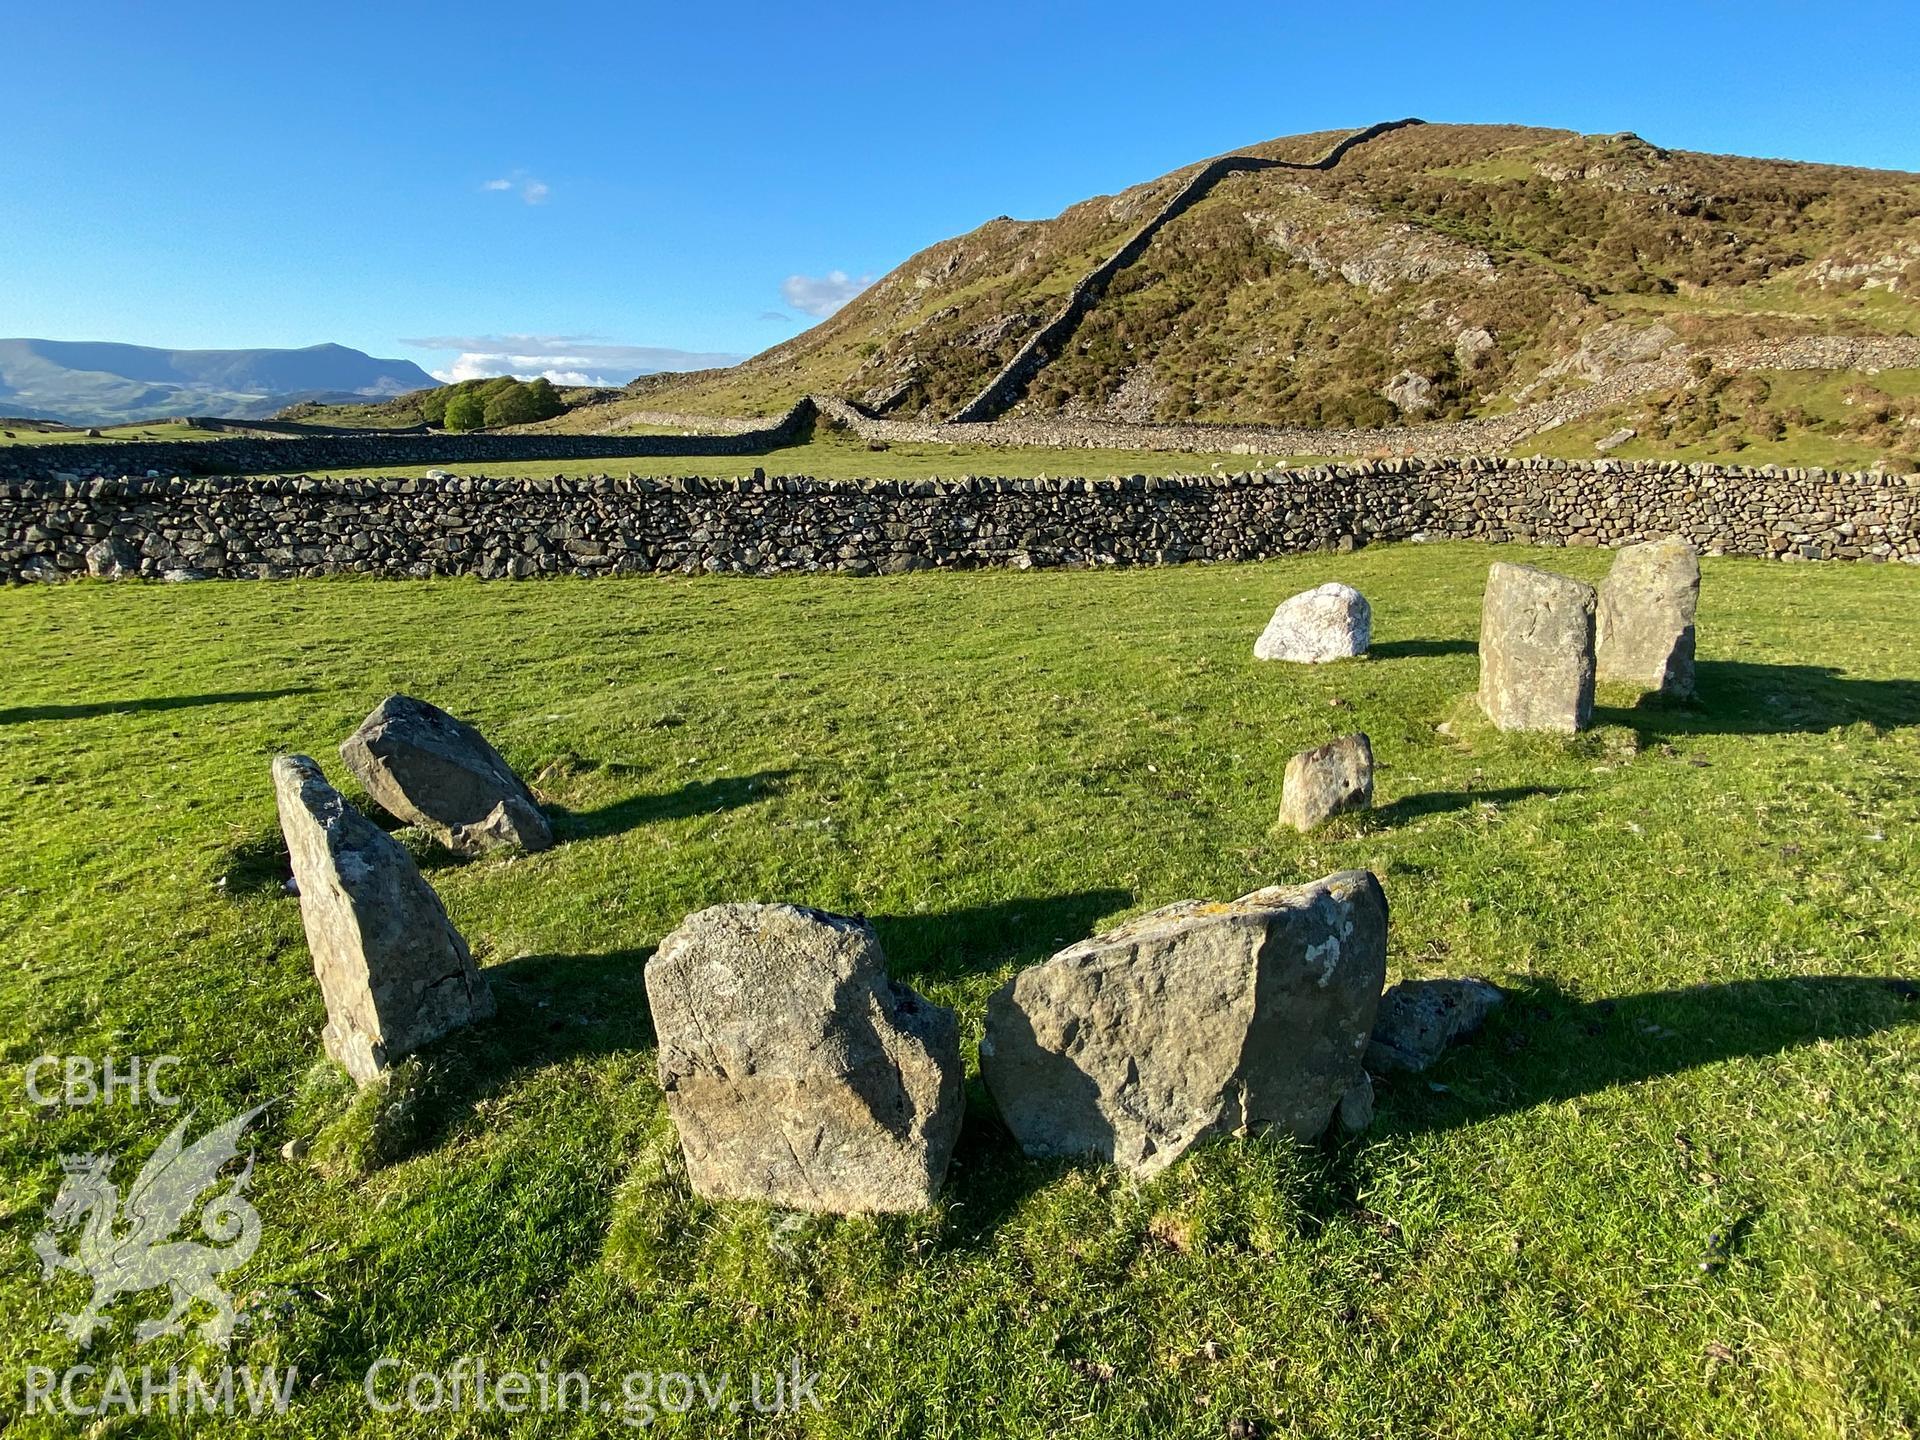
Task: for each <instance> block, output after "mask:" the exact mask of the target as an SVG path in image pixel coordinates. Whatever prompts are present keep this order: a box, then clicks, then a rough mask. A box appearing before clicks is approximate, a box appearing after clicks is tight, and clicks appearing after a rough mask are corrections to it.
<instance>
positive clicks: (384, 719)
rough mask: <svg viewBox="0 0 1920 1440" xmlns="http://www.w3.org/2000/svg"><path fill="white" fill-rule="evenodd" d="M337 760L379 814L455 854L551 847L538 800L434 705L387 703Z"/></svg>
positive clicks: (470, 732) (403, 698) (480, 741)
mask: <svg viewBox="0 0 1920 1440" xmlns="http://www.w3.org/2000/svg"><path fill="white" fill-rule="evenodd" d="M340 758H341V759H343V760H345V761H346V762H347V769H349V770H351V771H352V772H353V777H354V779H356V780H358V781H359V782H360V783H361V784H362V785H364V786H366V788H367V793H368V794H369V795H371V796H372V797H373V798H374V800H375V801H377V802H378V803H379V805H380V807H381V808H382V809H384V810H386V811H387V812H388V813H389V814H391V815H393V816H395V817H397V818H398V819H401V820H404V821H406V822H407V823H408V824H409V825H418V826H420V827H422V828H423V829H425V830H427V831H429V832H430V833H431V834H432V835H433V837H434V838H435V839H437V840H438V841H439V842H440V843H441V844H442V845H445V846H446V847H447V848H448V849H449V850H452V851H454V852H456V853H458V854H461V855H477V854H479V853H481V852H482V851H485V850H491V849H493V848H495V847H496V846H502V845H514V846H518V847H519V848H520V849H522V850H545V849H546V848H547V847H548V846H550V845H552V844H553V832H552V831H551V830H550V829H549V828H548V827H547V819H546V816H544V815H542V814H541V813H540V807H539V805H537V804H536V803H535V802H534V798H533V792H531V791H530V790H528V789H527V787H526V786H525V785H524V784H522V783H521V781H520V777H519V776H518V775H515V774H514V773H513V770H512V767H510V766H509V765H508V764H507V762H506V761H505V760H502V759H501V758H500V752H499V751H497V750H495V749H494V748H493V746H491V745H489V744H488V743H487V741H486V737H485V736H483V735H482V734H481V733H480V732H479V731H478V730H476V729H474V728H473V726H471V725H469V724H467V723H466V722H465V721H464V720H456V719H455V718H454V717H453V716H451V715H449V714H448V713H447V712H446V711H444V710H442V709H440V707H439V706H437V705H429V704H427V702H426V701H424V700H415V699H414V698H413V697H412V696H410V695H389V696H388V697H387V698H386V699H384V700H382V701H381V702H380V703H379V704H378V705H376V706H375V707H374V709H373V713H372V714H371V715H369V716H367V718H366V719H365V720H363V721H361V722H360V728H359V729H358V730H356V731H354V732H353V734H351V735H349V736H348V737H347V738H346V739H345V740H344V741H343V742H342V743H341V745H340Z"/></svg>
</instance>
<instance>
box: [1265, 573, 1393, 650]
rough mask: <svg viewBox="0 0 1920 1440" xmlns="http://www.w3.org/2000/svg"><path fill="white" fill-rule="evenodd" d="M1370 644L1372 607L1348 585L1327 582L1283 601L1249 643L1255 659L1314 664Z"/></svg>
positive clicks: (1364, 597) (1371, 641) (1363, 648)
mask: <svg viewBox="0 0 1920 1440" xmlns="http://www.w3.org/2000/svg"><path fill="white" fill-rule="evenodd" d="M1372 643H1373V607H1372V606H1370V605H1368V604H1367V597H1366V596H1364V595H1362V594H1361V593H1360V592H1359V591H1358V590H1356V589H1354V588H1353V587H1352V586H1351V585H1342V584H1340V583H1339V582H1338V581H1329V582H1328V583H1327V584H1325V585H1318V586H1315V587H1314V588H1313V589H1311V590H1303V591H1301V592H1300V594H1298V595H1295V596H1294V597H1293V598H1292V599H1290V600H1284V601H1282V602H1281V604H1280V608H1279V609H1277V610H1275V611H1274V612H1273V618H1272V619H1271V620H1269V621H1268V622H1267V628H1266V629H1265V630H1263V631H1261V632H1260V638H1259V639H1258V640H1256V641H1254V642H1253V658H1254V659H1256V660H1293V661H1297V662H1299V663H1302V664H1308V665H1317V664H1320V663H1322V662H1324V661H1327V660H1345V659H1350V658H1351V657H1353V656H1355V655H1360V654H1363V653H1365V651H1366V648H1367V646H1368V645H1370V644H1372Z"/></svg>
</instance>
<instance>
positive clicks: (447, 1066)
mask: <svg viewBox="0 0 1920 1440" xmlns="http://www.w3.org/2000/svg"><path fill="white" fill-rule="evenodd" d="M652 954H653V947H652V946H646V947H644V948H638V949H632V950H610V951H607V952H606V953H604V954H599V955H523V956H520V957H518V958H517V959H513V960H508V961H504V962H502V963H501V964H498V965H489V966H486V967H485V968H484V969H483V970H482V971H481V974H483V975H484V976H485V977H486V980H487V984H488V986H489V988H490V989H491V990H492V991H493V1003H494V1015H493V1018H492V1019H491V1020H487V1021H483V1022H481V1023H480V1024H478V1025H474V1026H471V1027H468V1028H466V1029H462V1030H456V1031H454V1032H453V1033H452V1034H450V1035H448V1036H446V1037H445V1038H443V1039H441V1040H439V1041H436V1042H435V1043H434V1044H432V1045H428V1046H426V1047H424V1048H423V1049H421V1050H420V1051H419V1052H417V1054H418V1058H419V1060H420V1061H421V1063H422V1069H421V1077H420V1079H419V1081H418V1082H417V1085H416V1088H415V1090H414V1092H413V1094H412V1095H411V1096H410V1097H409V1111H410V1113H409V1115H408V1119H407V1123H406V1127H405V1131H404V1133H403V1134H400V1135H397V1136H396V1137H395V1139H394V1141H393V1143H392V1145H391V1147H390V1148H389V1149H387V1150H386V1151H385V1152H384V1153H382V1154H380V1155H379V1156H378V1162H377V1163H378V1164H379V1165H391V1164H395V1163H398V1162H400V1161H402V1160H406V1159H409V1158H411V1157H413V1156H415V1155H419V1154H421V1153H423V1152H425V1151H427V1150H430V1149H432V1148H433V1147H434V1146H435V1145H436V1144H438V1143H439V1142H440V1141H441V1140H443V1139H444V1138H445V1137H446V1135H447V1134H448V1133H449V1132H450V1131H452V1130H453V1129H455V1128H456V1127H457V1126H459V1125H460V1124H462V1123H463V1122H464V1121H466V1120H467V1119H469V1118H470V1117H471V1116H472V1115H473V1113H474V1109H475V1107H476V1106H477V1105H479V1104H480V1103H481V1102H483V1101H486V1100H488V1099H491V1098H492V1097H493V1096H495V1095H497V1094H499V1093H500V1092H501V1091H502V1090H504V1089H505V1088H507V1087H508V1086H509V1085H510V1084H511V1083H512V1082H513V1081H514V1079H515V1078H516V1077H518V1076H520V1075H522V1074H525V1073H527V1072H530V1071H534V1070H540V1069H544V1068H546V1067H548V1066H552V1065H559V1064H564V1063H565V1062H567V1061H569V1060H573V1059H577V1058H579V1057H581V1056H590V1055H606V1054H612V1053H615V1052H636V1051H644V1050H648V1049H651V1048H652V1046H653V1044H654V1039H655V1037H654V1031H653V1012H652V1010H651V1009H650V1008H649V1007H648V1005H647V985H646V964H647V960H648V959H649V957H651V956H652Z"/></svg>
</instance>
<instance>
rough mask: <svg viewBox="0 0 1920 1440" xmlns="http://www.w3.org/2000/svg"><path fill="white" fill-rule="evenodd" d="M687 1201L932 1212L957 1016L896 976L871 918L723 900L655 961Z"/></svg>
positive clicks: (664, 945) (664, 1079)
mask: <svg viewBox="0 0 1920 1440" xmlns="http://www.w3.org/2000/svg"><path fill="white" fill-rule="evenodd" d="M647 1000H648V1003H649V1004H650V1005H651V1007H652V1009H653V1023H654V1028H655V1030H656V1032H657V1033H658V1035H659V1037H660V1084H661V1086H662V1088H664V1089H665V1091H666V1092H667V1110H668V1113H670V1114H671V1115H672V1116H673V1123H674V1125H675V1127H676V1128H677V1129H678V1131H679V1133H680V1147H681V1150H682V1151H683V1152H684V1153H685V1155H686V1159H687V1174H688V1177H689V1178H690V1180H691V1181H692V1183H693V1188H694V1191H695V1192H696V1193H697V1194H699V1195H702V1196H705V1197H706V1198H707V1199H710V1200H760V1201H765V1202H767V1203H770V1204H774V1205H783V1206H786V1207H788V1208H790V1209H795V1210H819V1211H828V1212H832V1213H835V1214H853V1213H869V1212H877V1211H901V1210H920V1209H924V1208H925V1207H926V1206H928V1205H930V1204H932V1203H933V1198H934V1195H935V1193H936V1192H937V1191H938V1190H939V1188H940V1182H941V1180H942V1179H943V1178H944V1177H945V1175H946V1172H947V1161H948V1160H949V1159H950V1158H951V1157H952V1154H953V1144H954V1141H955V1139H957V1138H958V1136H959V1133H960V1114H961V1093H960V1084H961V1068H960V1030H959V1025H958V1022H957V1021H956V1020H955V1018H954V1014H953V1012H952V1011H951V1010H947V1009H944V1008H942V1007H941V1006H938V1005H933V1004H929V1003H928V1002H927V1001H926V1000H923V999H922V998H921V997H920V996H919V995H917V994H915V993H914V992H913V991H912V990H910V989H908V988H907V987H906V986H905V985H902V984H899V983H897V982H896V981H893V980H891V979H889V978H888V976H887V970H886V957H885V955H884V954H883V953H882V952H881V949H880V941H879V940H878V938H877V937H876V936H875V935H874V933H873V930H872V929H871V928H870V927H869V926H868V925H867V923H866V921H864V920H860V919H854V918H849V917H847V916H842V915H828V914H825V913H823V912H821V911H818V910H805V909H801V908H799V907H798V906H794V905H716V906H714V907H712V908H711V909H707V910H702V911H700V912H699V913H698V914H696V915H691V916H689V917H688V918H687V919H686V920H685V921H684V922H682V924H681V926H680V928H679V929H677V930H675V931H674V932H673V933H672V934H671V935H669V936H667V938H666V939H665V940H662V941H661V942H660V948H659V949H658V950H657V951H655V952H654V955H653V958H652V959H651V960H649V961H648V962H647Z"/></svg>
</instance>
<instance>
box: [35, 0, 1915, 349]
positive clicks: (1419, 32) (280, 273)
mask: <svg viewBox="0 0 1920 1440" xmlns="http://www.w3.org/2000/svg"><path fill="white" fill-rule="evenodd" d="M1916 74H1920V25H1917V24H1916V23H1915V13H1914V10H1913V6H1912V3H1911V0H1908V3H1903V4H1852V5H1848V4H1830V5H1824V6H1814V5H1810V4H1773V3H1765V0H1748V3H1731V0H1730V3H1695V4H1689V3H1684V0H1669V3H1665V4H1639V3H1609V4H1606V5H1604V6H1602V5H1598V4H1594V5H1578V6H1572V5H1558V4H1553V3H1550V0H1535V3H1531V4H1525V5H1505V4H1501V5H1492V4H1488V5H1474V4H1470V3H1452V4H1446V5H1440V4H1419V5H1413V4H1386V5H1375V6H1371V7H1363V6H1329V5H1324V4H1311V5H1294V4H1268V5H1243V4H1217V5H1206V4H1189V5H1184V6H1168V5H1149V4H1134V3H1128V0H1107V3H1103V4H1099V5H1058V4H1047V3H1044V0H1029V3H1023V4H998V3H981V4H966V5H951V6H944V7H943V6H938V5H906V4H902V5H896V6H878V5H876V6H812V7H808V6H797V5H747V4H741V5H728V4H724V3H722V4H707V5H691V6H690V5H686V4H674V5H661V6H654V5H646V4H637V3H635V4H597V3H568V4H548V5H531V4H527V3H525V0H518V3H514V4H494V3H490V0H475V3H466V4H461V5H459V6H446V7H441V6H428V5H412V4H406V3H404V0H401V3H389V4H385V5H363V4H358V3H336V4H331V5H327V6H320V7H315V6H306V5H301V6H294V5H282V4H276V3H271V0H269V3H260V0H252V3H248V4H200V3H194V0H181V3H176V4H165V5H163V4H160V3H148V4H130V3H128V4H94V3H87V0H63V3H59V4H51V5H50V4H44V3H39V0H33V3H22V0H0V335H33V336H47V337H52V338H57V339H94V340H124V341H132V342H135V343H140V344H151V345H166V346H178V347H224V346H253V345H305V344H313V343H316V342H318V341H322V340H332V341H338V342H340V343H342V344H346V345H352V346H355V347H357V348H360V349H364V350H368V351H371V352H373V353H375V354H380V355H405V356H408V357H410V358H413V359H416V360H418V361H420V362H421V363H422V364H425V365H426V366H427V367H428V368H430V369H433V370H435V371H437V372H440V373H443V374H447V375H460V374H469V373H498V372H499V371H500V370H501V369H503V368H514V369H518V370H520V371H521V372H522V373H532V372H534V371H537V370H547V371H552V372H554V373H559V374H569V375H572V374H580V375H586V374H591V375H595V376H600V377H610V378H614V379H624V378H628V377H629V376H630V375H631V374H633V373H635V372H637V371H638V370H640V369H643V368H653V366H654V365H655V364H659V363H664V364H667V365H672V364H676V363H686V362H689V361H691V362H693V363H697V357H701V356H711V355H729V354H745V353H750V352H752V351H755V350H759V349H762V348H764V347H765V346H767V345H770V344H773V343H775V342H776V341H778V340H781V339H784V338H786V337H787V336H789V335H792V334H794V333H796V332H798V331H799V330H801V329H803V328H804V327H805V326H807V325H809V324H812V323H814V321H815V319H816V317H818V316H819V315H821V314H824V313H829V312H830V309H831V307H832V305H833V304H834V303H835V302H836V301H838V300H840V299H843V298H844V297H845V296H846V295H847V294H849V293H851V292H852V291H853V290H854V289H856V288H857V287H858V285H859V284H860V283H861V281H862V280H864V279H866V278H869V277H872V276H877V275H880V274H883V273H885V271H887V270H888V269H889V268H891V267H892V266H894V265H896V264H898V263H899V262H900V261H901V260H903V259H905V258H906V257H907V256H908V255H910V254H912V253H913V252H914V251H915V250H917V249H920V248H921V247H923V246H925V245H928V244H931V243H932V242H934V241H936V240H940V239H944V238H946V237H947V236H950V235H953V234H957V233H959V232H961V231H964V230H968V229H971V228H972V227H973V226H975V225H978V224H980V223H981V222H982V221H985V220H987V219H990V218H992V217H993V216H995V215H1000V214H1011V215H1016V216H1021V217H1037V216H1045V215H1052V214H1055V213H1057V212H1058V211H1059V210H1061V209H1062V208H1063V207H1065V206H1066V205H1069V204H1071V203H1073V202H1074V201H1076V200H1080V199H1083V198H1085V197H1087V196H1089V195H1094V194H1101V193H1107V192H1111V191H1113V190H1117V189H1120V188H1122V187H1123V186H1126V185H1130V184H1133V183H1136V182H1138V181H1141V180H1146V179H1150V178H1152V177H1153V176H1155V175H1159V174H1162V173H1164V172H1166V171H1168V170H1171V169H1174V168H1176V167H1178V166H1180V165H1183V164H1185V163H1187V162H1189V161H1192V160H1196V159H1199V158H1201V157H1204V156H1207V155H1212V154H1217V153H1219V152H1221V151H1225V150H1229V149H1232V148H1234V147H1235V146H1238V145H1242V144H1247V143H1250V142H1254V141H1258V140H1264V139H1269V138H1271V137H1273V136H1277V135H1287V134H1293V133H1297V132H1300V131H1307V130H1322V129H1331V128H1337V127H1343V126H1358V125H1363V124H1366V123H1368V122H1370V121H1373V120H1377V119H1383V118H1388V117H1396V116H1401V115H1418V116H1421V117H1422V118H1425V119H1428V120H1452V121H1503V122H1515V123H1524V124H1537V125H1550V126H1561V127H1566V128H1571V129H1578V130H1584V131H1614V130H1634V131H1637V132H1638V133H1640V134H1642V135H1644V136H1646V137H1647V138H1648V139H1650V140H1653V141H1655V142H1656V143H1659V144H1663V145H1668V146H1673V147H1677V148H1684V149H1697V150H1716V151H1727V152H1734V153H1741V154H1752V155H1771V156H1786V157H1790V158H1794V159H1806V160H1824V161H1833V162H1838V163H1846V164H1858V165H1875V166H1885V167H1890V168H1895V169H1906V170H1920V125H1917V124H1915V123H1914V121H1913V119H1912V115H1911V94H1910V91H1911V86H1912V82H1913V78H1914V76H1915V75H1916ZM656 352H658V353H656ZM503 356H514V357H518V358H517V359H516V360H513V361H509V360H504V359H502V358H501V357H503Z"/></svg>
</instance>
